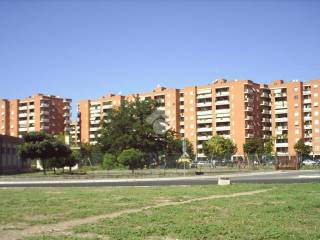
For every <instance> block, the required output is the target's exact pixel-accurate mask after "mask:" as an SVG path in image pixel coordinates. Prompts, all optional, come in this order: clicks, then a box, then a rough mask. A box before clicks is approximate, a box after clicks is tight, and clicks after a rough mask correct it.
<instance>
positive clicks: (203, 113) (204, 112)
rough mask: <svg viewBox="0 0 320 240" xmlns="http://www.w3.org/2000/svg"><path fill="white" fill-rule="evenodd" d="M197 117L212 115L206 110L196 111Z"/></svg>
mask: <svg viewBox="0 0 320 240" xmlns="http://www.w3.org/2000/svg"><path fill="white" fill-rule="evenodd" d="M197 115H198V116H201V115H212V110H208V111H198V112H197Z"/></svg>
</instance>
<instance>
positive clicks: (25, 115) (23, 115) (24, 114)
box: [19, 113, 28, 118]
mask: <svg viewBox="0 0 320 240" xmlns="http://www.w3.org/2000/svg"><path fill="white" fill-rule="evenodd" d="M27 116H28V114H27V113H19V118H20V117H27Z"/></svg>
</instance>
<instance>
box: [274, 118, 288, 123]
mask: <svg viewBox="0 0 320 240" xmlns="http://www.w3.org/2000/svg"><path fill="white" fill-rule="evenodd" d="M275 122H288V118H287V117H284V118H276V119H275Z"/></svg>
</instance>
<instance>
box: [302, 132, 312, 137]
mask: <svg viewBox="0 0 320 240" xmlns="http://www.w3.org/2000/svg"><path fill="white" fill-rule="evenodd" d="M303 137H304V138H312V133H305V134H304V135H303Z"/></svg>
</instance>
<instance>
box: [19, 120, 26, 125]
mask: <svg viewBox="0 0 320 240" xmlns="http://www.w3.org/2000/svg"><path fill="white" fill-rule="evenodd" d="M25 124H27V120H22V121H19V125H25Z"/></svg>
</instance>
